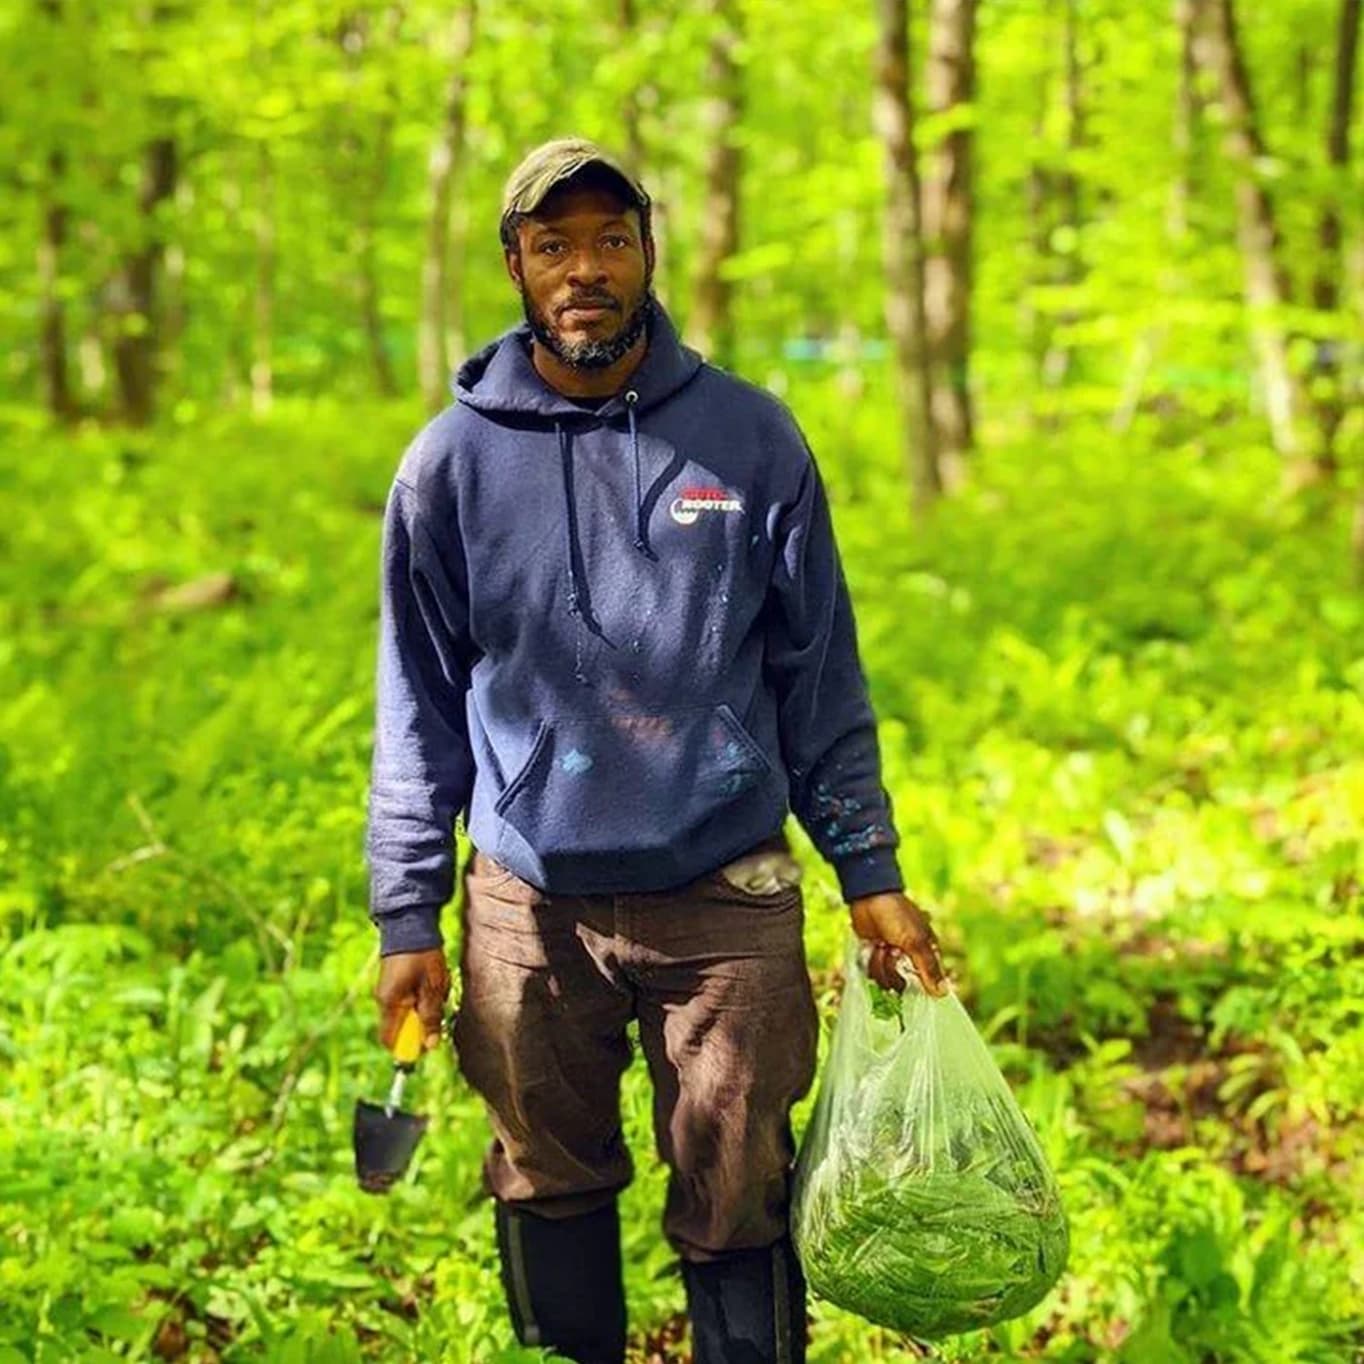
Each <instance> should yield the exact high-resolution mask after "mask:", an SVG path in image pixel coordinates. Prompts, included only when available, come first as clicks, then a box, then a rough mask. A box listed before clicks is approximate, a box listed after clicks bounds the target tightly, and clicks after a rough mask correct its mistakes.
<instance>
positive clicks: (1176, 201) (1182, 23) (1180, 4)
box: [1165, 0, 1199, 242]
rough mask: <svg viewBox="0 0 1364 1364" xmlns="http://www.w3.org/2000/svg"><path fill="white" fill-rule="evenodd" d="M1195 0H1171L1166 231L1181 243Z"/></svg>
mask: <svg viewBox="0 0 1364 1364" xmlns="http://www.w3.org/2000/svg"><path fill="white" fill-rule="evenodd" d="M1197 17H1198V0H1175V26H1176V27H1177V28H1178V30H1179V85H1178V87H1177V89H1176V92H1175V117H1174V126H1173V128H1172V130H1171V137H1172V140H1173V142H1174V150H1175V156H1176V157H1177V158H1178V162H1179V169H1178V171H1177V172H1176V173H1175V179H1174V184H1173V185H1172V186H1171V187H1170V207H1169V213H1168V216H1167V218H1166V225H1165V227H1166V232H1167V233H1168V234H1169V236H1170V239H1171V240H1172V241H1175V242H1178V241H1182V240H1183V239H1184V238H1185V237H1186V236H1187V235H1188V231H1189V201H1190V199H1192V197H1193V180H1194V146H1195V130H1196V129H1197V127H1198V116H1199V103H1198V68H1197V65H1196V63H1195V59H1194V44H1195V36H1196V35H1195V24H1196V21H1197Z"/></svg>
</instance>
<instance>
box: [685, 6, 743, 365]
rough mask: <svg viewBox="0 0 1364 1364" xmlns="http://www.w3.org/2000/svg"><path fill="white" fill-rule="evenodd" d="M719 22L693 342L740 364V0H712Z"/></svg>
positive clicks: (720, 359)
mask: <svg viewBox="0 0 1364 1364" xmlns="http://www.w3.org/2000/svg"><path fill="white" fill-rule="evenodd" d="M708 13H709V15H710V18H711V21H712V23H713V25H714V27H713V29H712V32H711V39H710V53H709V59H708V62H707V74H706V89H707V90H708V91H709V92H710V94H709V96H708V98H707V99H706V103H705V125H706V137H707V144H706V195H705V202H704V205H703V208H702V216H701V251H700V259H699V261H698V263H697V279H696V292H695V303H694V306H693V309H692V315H691V324H690V327H689V328H688V330H689V332H690V334H691V341H692V344H693V345H695V347H696V348H697V350H699V351H701V352H702V353H703V354H705V355H706V356H707V357H708V358H710V359H711V360H713V361H714V362H715V363H716V364H719V365H729V366H732V365H733V364H734V318H733V302H734V299H733V292H734V291H733V286H732V285H731V284H730V282H729V280H727V279H725V278H724V277H723V275H722V273H721V271H722V268H723V266H724V264H725V262H726V261H727V260H729V258H730V257H731V256H733V255H734V254H735V253H736V252H737V251H738V249H739V188H740V178H741V175H742V171H743V166H742V161H741V157H740V153H739V147H738V144H737V142H736V141H735V132H736V130H737V129H738V126H739V120H740V118H741V117H742V114H743V72H742V70H741V68H740V66H739V64H738V61H737V58H736V49H737V48H738V45H739V37H740V34H739V22H740V18H739V10H738V5H737V4H736V3H735V0H708Z"/></svg>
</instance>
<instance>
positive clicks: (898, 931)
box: [848, 890, 947, 995]
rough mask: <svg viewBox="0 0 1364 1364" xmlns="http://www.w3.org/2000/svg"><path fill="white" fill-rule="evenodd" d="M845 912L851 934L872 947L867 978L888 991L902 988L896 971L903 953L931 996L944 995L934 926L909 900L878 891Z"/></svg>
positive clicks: (906, 897)
mask: <svg viewBox="0 0 1364 1364" xmlns="http://www.w3.org/2000/svg"><path fill="white" fill-rule="evenodd" d="M848 908H849V909H850V910H851V911H852V926H853V932H854V933H856V934H857V936H858V937H859V938H862V939H864V940H865V941H867V942H870V943H871V944H872V949H871V961H870V963H869V964H868V967H867V974H868V975H869V976H870V977H871V978H872V979H873V980H874V981H875V982H876V983H877V984H878V985H880V986H883V987H884V988H885V989H887V990H903V989H904V988H905V980H904V977H903V976H902V975H901V974H900V973H899V971H897V970H896V969H895V963H896V959H897V958H898V957H899V956H900V954H901V953H903V954H904V955H905V956H907V957H908V958H909V959H910V961H911V962H912V963H913V965H914V969H915V971H916V972H917V973H918V976H919V980H920V981H921V982H922V983H923V987H924V989H925V990H927V991H928V993H929V994H930V995H944V994H946V993H947V979H946V977H945V976H944V974H943V969H942V960H941V958H940V956H939V954H938V939H937V937H936V936H935V934H934V932H933V925H932V924H931V923H929V921H928V915H927V914H925V913H924V911H923V910H922V909H920V908H919V906H918V905H916V904H915V903H914V901H913V900H911V899H910V898H909V896H907V895H905V894H904V893H903V892H902V891H898V890H888V891H881V892H879V893H878V894H876V895H863V896H861V897H860V898H859V899H856V900H853V901H852V902H851V903H850V904H849V906H848Z"/></svg>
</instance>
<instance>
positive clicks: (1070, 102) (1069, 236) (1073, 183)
mask: <svg viewBox="0 0 1364 1364" xmlns="http://www.w3.org/2000/svg"><path fill="white" fill-rule="evenodd" d="M1063 16H1064V17H1063V24H1062V51H1063V53H1064V55H1065V83H1064V86H1063V90H1064V92H1065V101H1066V153H1067V156H1066V164H1065V167H1064V169H1063V170H1062V171H1061V173H1060V175H1058V176H1057V177H1056V181H1055V190H1056V196H1057V204H1058V207H1059V208H1060V213H1061V223H1062V225H1063V226H1064V227H1066V228H1067V229H1068V231H1067V233H1066V248H1065V250H1064V252H1063V253H1062V254H1061V255H1060V258H1059V260H1058V261H1057V267H1058V274H1059V276H1060V282H1061V283H1062V284H1066V285H1075V284H1078V283H1079V281H1080V254H1079V242H1080V178H1079V176H1078V175H1076V173H1075V165H1074V159H1075V153H1077V152H1078V151H1079V150H1080V149H1081V147H1082V146H1083V145H1084V137H1085V131H1084V108H1083V104H1082V102H1081V88H1080V87H1081V71H1080V17H1079V14H1078V12H1077V10H1076V0H1064V10H1063ZM1060 321H1061V322H1062V323H1063V324H1064V323H1066V322H1072V321H1074V314H1073V313H1068V314H1063V315H1062V317H1061V319H1060ZM1070 362H1071V351H1070V347H1069V346H1068V345H1066V344H1064V343H1060V342H1058V341H1057V340H1056V339H1055V333H1054V332H1053V335H1052V340H1051V342H1050V344H1049V345H1048V346H1047V353H1046V355H1045V357H1044V358H1043V361H1042V382H1043V383H1044V384H1045V385H1046V386H1047V387H1048V388H1059V387H1060V386H1061V385H1062V384H1063V383H1064V382H1065V380H1066V375H1067V374H1068V373H1069V372H1070Z"/></svg>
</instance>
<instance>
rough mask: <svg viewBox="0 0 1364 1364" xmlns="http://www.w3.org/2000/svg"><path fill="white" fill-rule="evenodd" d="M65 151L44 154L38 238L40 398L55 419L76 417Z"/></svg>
mask: <svg viewBox="0 0 1364 1364" xmlns="http://www.w3.org/2000/svg"><path fill="white" fill-rule="evenodd" d="M65 180H66V154H65V153H64V152H62V151H58V150H53V151H51V152H49V153H48V157H47V186H46V189H45V191H44V195H43V231H42V236H41V237H39V239H38V282H39V287H40V290H41V302H40V304H39V309H40V313H39V316H40V319H41V320H40V323H39V342H38V344H39V350H40V354H41V359H42V373H43V398H44V401H45V402H46V403H47V409H48V411H49V412H50V413H51V414H52V415H53V416H54V417H56V418H57V420H58V421H62V422H66V421H70V420H72V418H74V417H75V416H76V400H75V396H74V395H73V393H72V391H71V371H70V367H69V364H68V357H67V353H66V307H65V305H64V304H63V302H62V297H61V275H62V247H63V246H64V245H65V244H66V229H67V219H68V210H67V207H66V205H65V204H64V203H63V202H62V192H63V186H64V182H65Z"/></svg>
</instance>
